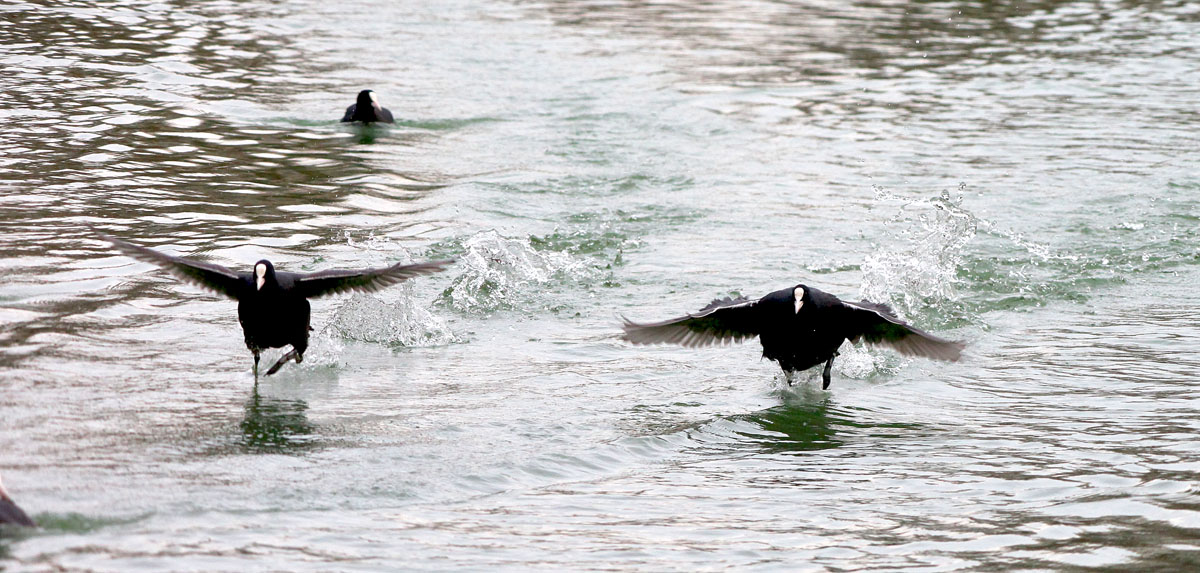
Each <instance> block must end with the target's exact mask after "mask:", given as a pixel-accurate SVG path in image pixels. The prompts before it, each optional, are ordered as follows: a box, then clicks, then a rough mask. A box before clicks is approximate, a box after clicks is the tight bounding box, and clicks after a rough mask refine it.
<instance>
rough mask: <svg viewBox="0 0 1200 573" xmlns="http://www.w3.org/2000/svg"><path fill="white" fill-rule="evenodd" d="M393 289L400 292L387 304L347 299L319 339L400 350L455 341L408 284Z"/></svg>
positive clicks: (363, 296) (368, 297) (361, 298)
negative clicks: (371, 344) (401, 348)
mask: <svg viewBox="0 0 1200 573" xmlns="http://www.w3.org/2000/svg"><path fill="white" fill-rule="evenodd" d="M393 290H398V291H400V296H399V298H398V299H397V300H396V301H395V302H390V303H388V302H384V301H382V300H380V299H379V298H377V297H375V296H372V295H369V294H357V295H355V296H353V297H351V298H350V299H349V300H347V301H346V302H345V303H343V304H342V306H341V307H339V308H338V309H337V312H336V313H335V314H334V317H333V320H331V321H330V322H329V324H328V325H327V326H326V327H325V328H323V329H322V330H321V336H322V337H338V338H341V339H344V340H357V341H360V342H373V343H379V344H386V345H389V346H403V347H412V346H441V345H444V344H450V343H452V342H455V341H456V340H457V339H456V338H455V336H454V333H453V332H452V331H451V330H450V327H449V325H448V324H447V323H446V321H445V320H444V319H442V318H440V317H438V316H435V315H434V314H433V313H431V312H429V310H428V309H427V308H426V307H427V306H428V305H427V304H426V303H425V302H423V301H420V300H417V298H416V296H415V295H414V294H413V292H412V286H411V285H401V286H400V287H398V288H394V289H393Z"/></svg>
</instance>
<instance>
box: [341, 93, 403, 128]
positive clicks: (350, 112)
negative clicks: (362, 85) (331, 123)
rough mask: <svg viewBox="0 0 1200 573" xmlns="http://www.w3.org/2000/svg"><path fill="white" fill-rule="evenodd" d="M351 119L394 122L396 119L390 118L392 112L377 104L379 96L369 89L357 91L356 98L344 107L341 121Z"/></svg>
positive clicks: (365, 121) (370, 121)
mask: <svg viewBox="0 0 1200 573" xmlns="http://www.w3.org/2000/svg"><path fill="white" fill-rule="evenodd" d="M351 121H361V122H363V123H374V122H382V123H396V120H394V119H392V112H390V111H388V109H387V108H385V107H383V106H381V105H379V98H378V97H376V96H375V92H373V91H371V90H363V91H361V92H358V100H357V101H355V102H354V104H353V105H351V106H350V107H348V108H346V115H344V116H342V123H348V122H351Z"/></svg>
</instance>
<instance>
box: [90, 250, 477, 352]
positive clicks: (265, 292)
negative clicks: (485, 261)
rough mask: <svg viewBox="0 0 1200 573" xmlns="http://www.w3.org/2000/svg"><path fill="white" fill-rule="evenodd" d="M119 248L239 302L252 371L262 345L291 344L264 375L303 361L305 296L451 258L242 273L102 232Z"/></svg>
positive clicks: (381, 280) (434, 268)
mask: <svg viewBox="0 0 1200 573" xmlns="http://www.w3.org/2000/svg"><path fill="white" fill-rule="evenodd" d="M101 237H103V238H104V239H105V240H106V241H108V242H110V243H112V244H113V245H114V246H115V247H117V249H119V250H120V251H121V252H123V253H125V254H126V255H129V256H131V257H133V258H135V259H138V260H139V261H144V262H147V263H152V264H155V265H158V266H160V267H162V268H164V269H166V270H167V271H169V272H170V273H171V274H173V275H175V276H177V277H179V278H181V279H183V280H185V281H188V282H191V283H194V284H197V285H199V286H202V287H204V288H207V289H209V290H213V291H216V292H217V293H220V294H223V295H225V296H227V297H229V298H233V299H237V301H238V321H239V322H241V323H242V332H244V333H245V335H246V347H247V348H249V349H250V352H252V353H254V374H255V376H257V375H258V360H259V353H260V352H261V351H262V350H264V349H266V348H281V347H284V346H289V345H290V346H291V347H292V349H291V350H290V351H288V352H287V353H286V354H284V355H283V357H282V358H280V359H279V361H278V362H276V363H275V365H274V366H272V367H271V369H270V370H267V375H268V376H270V375H271V374H274V373H275V372H276V371H277V370H279V368H280V367H281V366H283V364H284V363H285V362H287V361H288V360H289V359H293V358H294V359H295V360H296V362H301V361H303V360H304V351H305V349H307V348H308V332H309V331H310V330H312V328H311V327H310V326H309V323H308V319H309V305H308V299H309V298H312V297H318V296H322V295H327V294H334V293H340V292H350V291H355V290H357V291H364V292H374V291H377V290H379V289H382V288H384V287H387V286H391V285H394V284H396V283H399V282H401V281H404V280H407V279H410V278H412V277H416V276H421V275H428V274H433V273H436V272H439V271H442V270H445V268H446V266H447V265H449V264H450V263H452V262H454V261H434V262H428V263H417V264H413V265H401V264H396V265H392V266H390V267H387V268H383V269H362V270H346V271H343V270H327V271H320V272H316V273H307V274H303V273H288V272H283V271H276V270H275V266H274V265H272V264H271V262H270V261H267V260H261V261H258V262H257V263H254V270H253V271H251V272H246V273H238V272H234V271H231V270H229V269H227V268H225V267H222V266H220V265H214V264H212V263H203V262H199V261H190V260H188V259H184V258H181V257H173V256H171V255H166V254H163V253H160V252H158V251H155V250H152V249H147V248H145V247H140V246H138V245H134V244H132V243H127V242H125V241H122V240H120V239H117V238H115V237H110V236H107V235H101Z"/></svg>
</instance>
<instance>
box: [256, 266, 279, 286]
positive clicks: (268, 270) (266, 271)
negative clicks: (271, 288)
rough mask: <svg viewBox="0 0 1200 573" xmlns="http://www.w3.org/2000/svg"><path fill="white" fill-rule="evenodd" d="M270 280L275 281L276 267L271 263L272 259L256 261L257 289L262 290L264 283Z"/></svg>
mask: <svg viewBox="0 0 1200 573" xmlns="http://www.w3.org/2000/svg"><path fill="white" fill-rule="evenodd" d="M268 281H269V282H272V283H273V282H275V267H274V266H273V265H272V264H271V261H268V260H266V259H263V260H261V261H258V262H257V263H254V288H255V290H262V288H263V285H266V284H267V282H268Z"/></svg>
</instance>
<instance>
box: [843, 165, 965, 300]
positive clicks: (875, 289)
mask: <svg viewBox="0 0 1200 573" xmlns="http://www.w3.org/2000/svg"><path fill="white" fill-rule="evenodd" d="M962 190H963V186H961V185H960V187H959V191H960V193H961V191H962ZM875 197H876V199H877V200H880V201H900V202H902V205H901V208H900V212H899V213H898V214H897V215H896V216H895V217H893V218H892V219H891V220H889V226H888V230H887V231H885V232H886V233H887V235H888V236H887V241H886V243H885V244H882V245H880V244H873V245H872V253H871V254H869V255H867V257H866V259H865V260H864V261H863V265H862V271H863V273H862V274H863V278H862V295H863V297H864V298H866V299H867V300H871V301H875V302H888V303H890V304H891V305H892V306H893V307H895V308H896V310H897V311H898V312H899V313H900V315H901V316H905V315H913V314H916V313H918V312H920V311H921V310H922V309H925V308H928V307H930V306H937V305H944V304H946V303H950V302H953V301H955V298H956V294H955V287H956V286H957V285H958V283H959V278H958V271H959V267H960V266H961V264H962V261H963V247H964V246H965V245H966V244H967V243H968V242H970V241H971V239H972V238H974V237H975V234H976V233H977V232H978V230H979V227H980V225H981V224H983V225H986V222H984V221H981V220H980V219H979V218H977V217H975V216H974V215H973V214H971V213H970V212H968V211H967V210H966V209H964V208H963V207H962V195H961V194H960V195H958V196H957V197H952V196H951V195H950V193H949V192H948V191H943V192H942V193H941V194H939V195H938V196H937V197H933V198H929V199H915V198H911V197H905V196H901V195H896V194H893V193H890V192H888V191H886V190H884V189H882V188H879V187H876V188H875ZM896 228H899V231H895V230H894V229H896Z"/></svg>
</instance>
